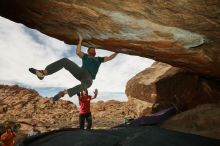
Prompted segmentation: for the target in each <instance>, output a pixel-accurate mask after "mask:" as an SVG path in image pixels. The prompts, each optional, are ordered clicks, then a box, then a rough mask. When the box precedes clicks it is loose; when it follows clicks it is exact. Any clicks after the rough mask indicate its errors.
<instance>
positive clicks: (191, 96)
mask: <svg viewBox="0 0 220 146" xmlns="http://www.w3.org/2000/svg"><path fill="white" fill-rule="evenodd" d="M126 94H127V96H128V99H129V100H128V102H130V100H135V99H137V100H142V101H143V103H148V105H149V106H148V107H145V108H142V110H145V111H146V110H147V111H149V112H156V111H159V110H160V109H164V108H167V107H170V106H172V105H174V106H176V107H177V108H178V109H179V110H180V111H184V110H188V109H191V108H194V107H196V106H197V105H200V104H206V103H215V102H217V101H220V82H219V81H216V80H211V79H208V78H205V77H202V76H198V75H196V74H193V73H189V72H185V71H184V70H181V69H179V68H176V67H172V66H170V65H168V64H164V63H159V62H155V63H154V64H153V65H152V66H151V67H150V68H147V69H145V70H144V71H142V72H140V73H138V74H137V75H136V76H134V77H133V78H131V79H130V80H129V81H128V83H127V86H126ZM135 106H138V104H137V105H136V104H134V107H135Z"/></svg>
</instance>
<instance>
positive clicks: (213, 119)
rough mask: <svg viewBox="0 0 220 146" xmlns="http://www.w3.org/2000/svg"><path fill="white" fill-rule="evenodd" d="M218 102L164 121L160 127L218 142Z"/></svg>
mask: <svg viewBox="0 0 220 146" xmlns="http://www.w3.org/2000/svg"><path fill="white" fill-rule="evenodd" d="M219 123H220V102H219V103H216V104H204V105H200V106H198V107H196V108H194V109H192V110H189V111H186V112H183V113H180V114H178V115H176V116H174V117H172V118H171V119H169V120H167V121H165V122H164V123H163V124H162V125H161V127H163V128H167V129H172V130H175V131H181V132H185V133H193V134H197V135H202V136H206V137H212V138H216V139H219V140H220V126H219Z"/></svg>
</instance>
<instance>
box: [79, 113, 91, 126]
mask: <svg viewBox="0 0 220 146" xmlns="http://www.w3.org/2000/svg"><path fill="white" fill-rule="evenodd" d="M85 120H86V122H87V129H91V127H92V114H91V113H86V114H80V115H79V125H80V129H84V126H85Z"/></svg>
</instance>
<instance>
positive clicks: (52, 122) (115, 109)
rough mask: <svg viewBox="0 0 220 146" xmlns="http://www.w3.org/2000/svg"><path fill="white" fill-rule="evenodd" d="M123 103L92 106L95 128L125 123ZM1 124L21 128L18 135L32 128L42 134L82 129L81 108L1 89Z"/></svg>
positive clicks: (21, 90)
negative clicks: (80, 127) (63, 129)
mask: <svg viewBox="0 0 220 146" xmlns="http://www.w3.org/2000/svg"><path fill="white" fill-rule="evenodd" d="M124 106H125V103H124V102H119V101H113V100H112V101H108V102H101V101H100V102H98V103H93V104H92V105H91V111H92V115H93V128H94V129H100V128H110V127H113V126H115V125H118V124H120V123H122V122H123V119H124V117H125V116H126V115H125V113H126V112H124ZM0 119H1V120H0V124H1V123H3V122H4V121H8V120H9V121H14V122H18V123H20V124H21V128H20V129H19V133H21V134H27V133H29V132H30V131H31V130H32V128H33V125H36V128H37V129H38V130H40V131H42V132H45V131H51V130H54V129H59V128H63V127H73V128H76V127H79V121H78V120H79V109H78V107H77V106H76V105H75V104H73V103H71V102H69V101H65V100H59V101H55V102H54V101H53V100H51V99H50V98H44V97H41V96H40V95H39V94H38V93H37V92H36V91H35V90H31V89H26V88H21V87H19V86H7V85H0Z"/></svg>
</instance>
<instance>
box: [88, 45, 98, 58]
mask: <svg viewBox="0 0 220 146" xmlns="http://www.w3.org/2000/svg"><path fill="white" fill-rule="evenodd" d="M87 52H88V54H89V55H90V56H93V57H95V55H96V51H95V48H94V47H89V48H88V50H87Z"/></svg>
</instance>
